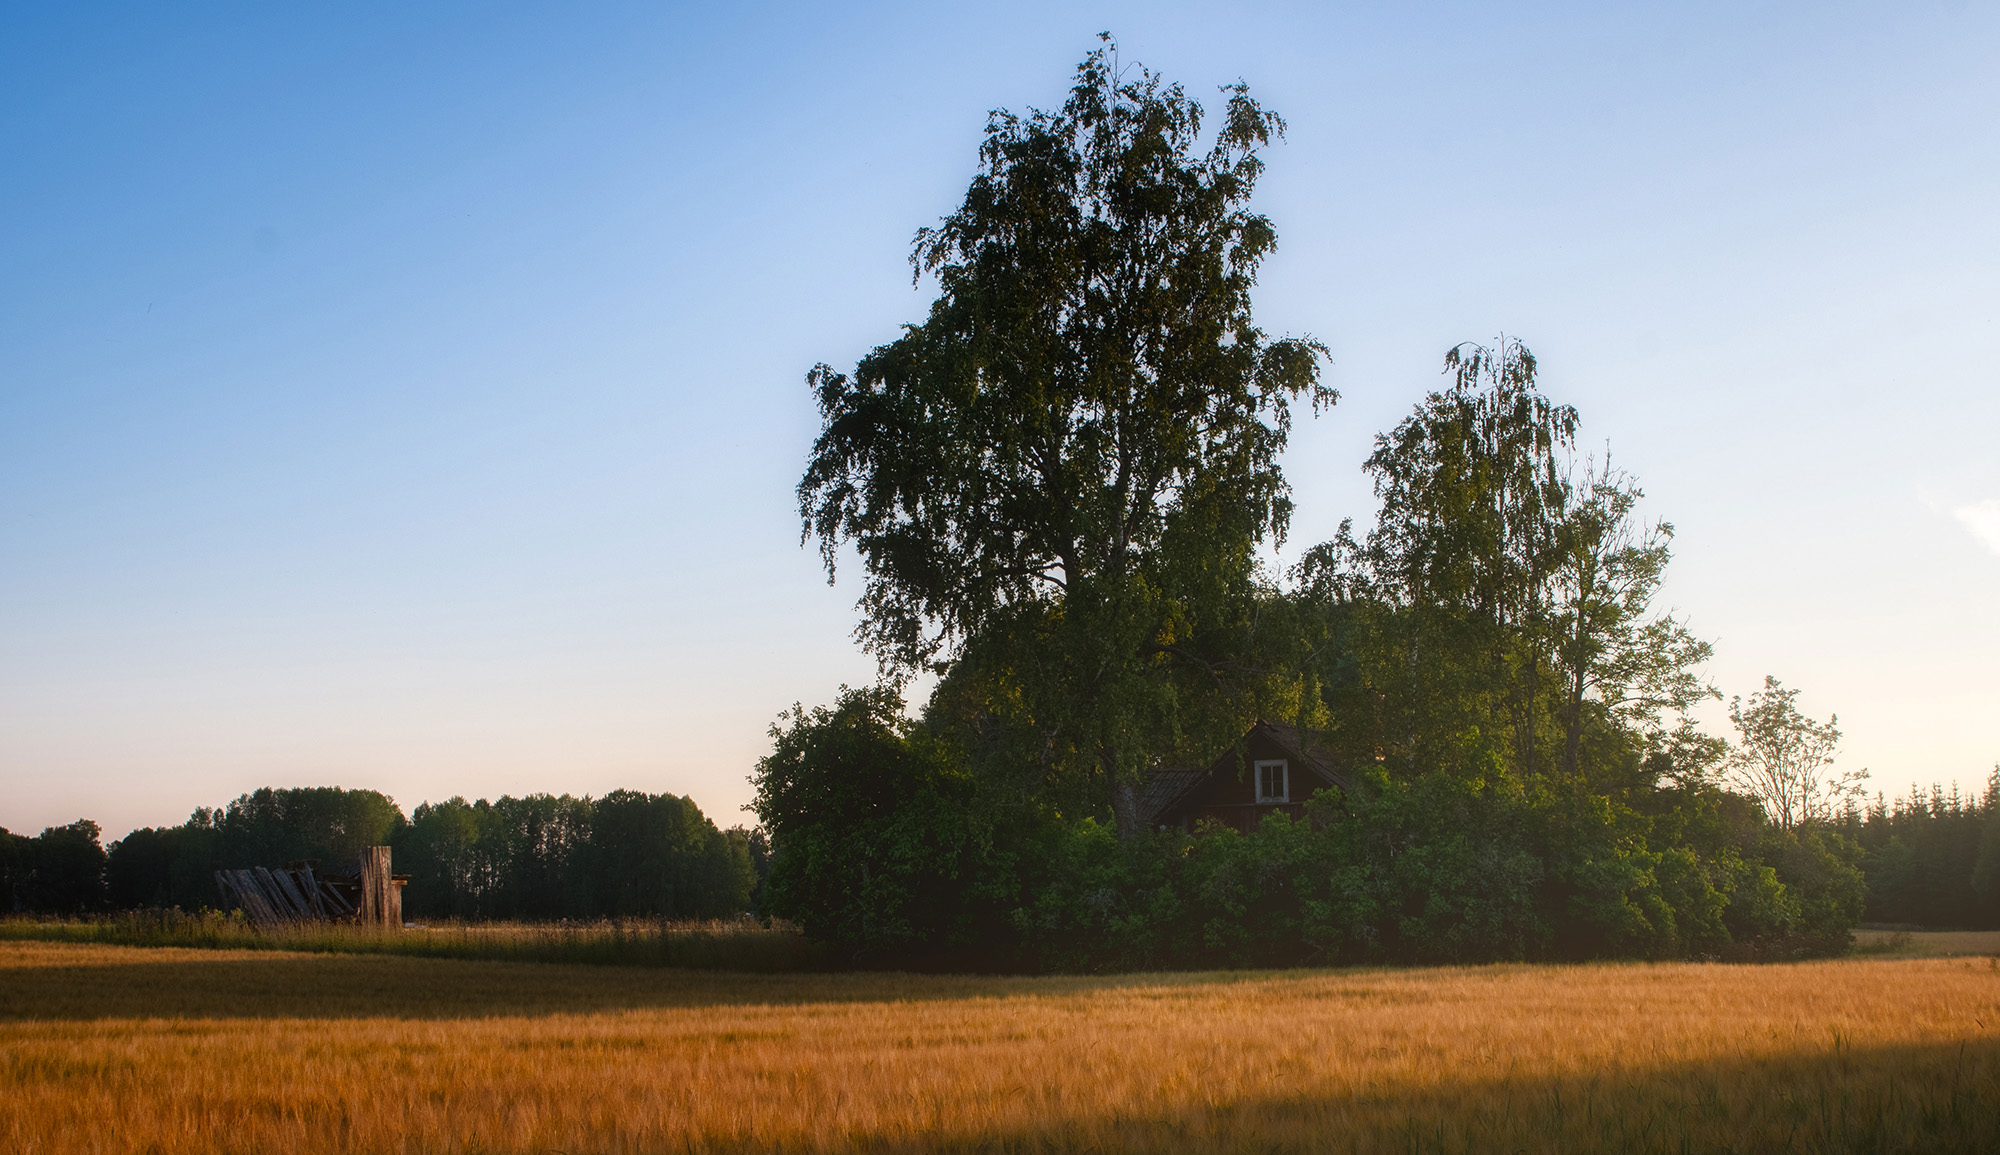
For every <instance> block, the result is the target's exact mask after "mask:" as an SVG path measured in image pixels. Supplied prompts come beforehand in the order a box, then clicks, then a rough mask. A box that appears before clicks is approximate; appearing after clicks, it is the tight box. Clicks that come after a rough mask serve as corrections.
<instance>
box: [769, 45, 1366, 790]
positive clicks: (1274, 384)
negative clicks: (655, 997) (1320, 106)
mask: <svg viewBox="0 0 2000 1155" xmlns="http://www.w3.org/2000/svg"><path fill="white" fill-rule="evenodd" d="M1225 93H1226V97H1227V99H1226V102H1225V107H1224V111H1223V115H1222V117H1221V122H1220V125H1219V127H1218V129H1217V131H1216V132H1215V134H1214V137H1213V139H1212V141H1211V142H1209V144H1208V146H1207V148H1206V149H1205V150H1204V149H1203V148H1202V140H1203V111H1204V110H1203V108H1202V106H1201V104H1200V103H1199V102H1197V101H1195V100H1193V99H1191V98H1190V97H1189V96H1188V95H1187V94H1186V93H1185V92H1184V91H1183V90H1182V89H1181V88H1180V86H1178V85H1168V84H1165V83H1164V82H1163V81H1162V80H1161V78H1160V77H1158V76H1156V75H1155V74H1153V73H1152V72H1150V71H1147V70H1145V69H1136V70H1132V71H1130V72H1121V71H1120V70H1118V69H1117V67H1116V65H1115V57H1114V55H1113V52H1112V50H1111V48H1110V47H1109V46H1107V47H1105V48H1100V49H1099V50H1098V51H1096V52H1093V53H1092V54H1090V56H1088V57H1087V58H1086V59H1085V60H1084V61H1083V63H1082V64H1081V65H1080V66H1079V67H1078V69H1077V73H1076V81H1075V85H1074V87H1073V88H1072V89H1071V91H1070V94H1069V99H1068V100H1067V101H1066V102H1065V103H1064V104H1063V106H1062V108H1061V109H1060V110H1059V111H1056V112H1046V111H1041V110H1035V111H1031V112H1030V113H1028V114H1027V115H1025V116H1018V115H1015V114H1012V113H1007V112H996V113H994V114H993V116H992V117H991V119H990V120H989V123H988V125H987V129H986V138H985V141H984V143H983V144H982V145H981V147H980V151H979V162H980V163H979V171H978V174H977V175H976V176H975V177H974V178H973V180H972V183H971V186H970V187H969V188H968V189H967V191H966V195H965V199H964V201H963V203H962V204H961V205H960V206H959V208H958V209H957V210H956V211H954V212H953V213H951V214H950V215H949V216H947V217H945V218H944V220H943V221H942V222H941V223H940V224H938V225H936V226H934V227H931V228H926V229H923V230H922V231H920V232H919V233H918V235H917V240H916V244H915V248H914V251H913V252H912V254H911V262H912V265H913V268H914V270H915V272H916V274H917V276H918V277H919V278H921V277H922V276H924V275H926V274H929V275H933V276H935V277H936V280H937V285H938V295H937V298H936V300H935V301H934V302H933V304H932V305H931V309H930V313H929V316H928V317H927V318H926V319H925V320H924V321H923V322H922V323H920V324H915V325H909V326H907V327H906V328H905V331H904V333H903V336H901V337H900V338H898V339H896V340H895V341H892V342H890V343H889V344H886V345H883V346H881V347H879V348H877V349H875V350H874V351H873V352H871V353H869V354H868V355H867V356H866V357H864V358H862V360H861V361H860V363H859V364H858V365H857V366H856V368H855V370H854V372H853V373H852V374H847V373H841V372H836V371H835V370H833V369H832V368H830V367H829V366H826V365H820V366H818V367H816V368H815V369H813V371H812V372H811V374H810V375H809V378H808V380H809V383H810V384H811V386H812V388H813V389H814V391H815V393H816V396H817V399H818V403H819V409H820V413H821V416H822V418H823V421H824V426H823V430H822V432H821V434H820V436H819V438H818V440H817V441H816V442H815V444H814V446H813V451H812V455H811V458H810V460H809V462H808V465H807V468H806V472H805V475H804V477H803V479H802V480H801V481H800V483H799V488H798V494H799V508H800V513H801V516H802V518H803V520H804V523H805V536H806V538H807V539H808V540H810V539H814V538H816V539H817V540H818V542H819V545H820V548H821V551H822V555H823V557H824V559H825V563H826V567H827V573H828V578H829V580H832V577H833V574H834V568H835V561H836V558H837V556H838V552H839V549H840V547H841V546H842V545H844V544H848V543H851V544H852V545H853V546H854V547H855V548H856V549H857V550H858V551H859V553H860V556H861V561H862V564H863V567H864V568H865V570H866V573H867V581H866V590H865V592H864V594H863V596H862V599H861V608H862V610H863V621H862V624H861V627H860V636H861V638H862V640H863V641H864V642H865V643H866V644H867V645H868V646H869V647H870V648H871V649H872V650H873V651H874V652H875V653H876V654H877V655H878V657H879V658H880V659H881V661H882V662H883V665H884V668H885V670H887V671H889V672H891V673H892V674H897V673H902V672H908V671H912V670H917V669H924V668H929V669H944V668H948V667H949V666H950V664H951V663H952V662H953V661H954V660H956V659H960V658H962V657H964V656H965V655H966V653H967V650H968V648H971V649H973V650H975V651H977V652H978V655H979V661H980V662H981V664H982V665H983V666H984V668H985V669H986V670H987V671H988V672H989V673H991V674H994V675H995V676H997V677H998V678H1000V680H1002V681H1004V682H1006V683H1007V685H1008V689H1007V691H1006V692H1005V693H1003V694H1002V695H1001V696H1002V697H1005V698H1007V699H1009V700H1010V701H1011V702H1012V703H1013V704H1014V706H1015V708H1016V709H1017V711H1018V712H1020V713H1021V714H1022V716H1023V720H1024V721H1025V723H1026V724H1027V725H1028V726H1030V727H1031V728H1033V729H1036V730H1038V731H1040V732H1041V733H1042V734H1043V735H1044V736H1045V738H1046V741H1045V743H1044V747H1045V760H1047V761H1051V762H1057V763H1061V762H1065V761H1066V760H1068V759H1071V758H1074V760H1076V761H1077V762H1079V763H1080V766H1079V767H1077V768H1076V772H1077V773H1081V774H1083V775H1085V776H1087V777H1090V778H1092V779H1093V780H1094V781H1095V782H1096V783H1097V785H1098V787H1099V789H1098V791H1097V792H1096V797H1098V798H1099V799H1102V798H1104V797H1105V796H1106V795H1105V794H1104V793H1103V788H1106V787H1110V788H1116V787H1117V786H1119V785H1120V784H1123V785H1126V786H1129V785H1130V783H1131V782H1132V781H1134V780H1135V779H1136V777H1137V776H1138V774H1139V773H1140V771H1141V770H1142V768H1143V767H1144V766H1145V765H1146V764H1147V762H1148V760H1149V758H1150V757H1151V756H1152V755H1153V754H1154V753H1156V752H1157V751H1155V750H1153V749H1151V748H1150V744H1149V743H1148V742H1147V741H1146V739H1145V737H1144V735H1145V734H1147V733H1149V732H1153V731H1156V730H1157V729H1158V723H1159V722H1160V721H1161V719H1162V718H1163V717H1165V716H1168V715H1170V714H1171V713H1172V709H1171V702H1170V698H1171V695H1172V688H1171V686H1170V684H1169V683H1170V680H1171V669H1170V667H1171V665H1172V664H1173V662H1174V660H1175V659H1176V657H1177V656H1179V655H1180V654H1184V653H1185V652H1186V647H1185V646H1184V645H1182V643H1184V642H1185V641H1186V640H1187V636H1188V634H1189V633H1190V632H1191V631H1192V630H1193V628H1194V626H1195V624H1196V623H1197V622H1198V621H1199V620H1200V619H1201V618H1203V617H1204V615H1211V616H1212V615H1213V613H1214V612H1215V610H1216V607H1217V606H1218V605H1220V604H1222V603H1225V602H1227V601H1228V600H1229V599H1230V598H1232V597H1236V598H1240V597H1241V596H1242V595H1243V592H1244V590H1245V589H1246V587H1247V584H1248V583H1249V582H1250V581H1251V580H1252V577H1253V575H1254V570H1255V563H1254V560H1253V558H1252V556H1251V554H1252V551H1253V550H1254V548H1255V547H1256V546H1257V544H1258V543H1260V542H1262V541H1264V540H1265V539H1267V538H1269V537H1273V536H1281V535H1282V534H1283V532H1284V530H1285V527H1286V525H1287V522H1288V519H1289V517H1290V514H1291V502H1290V498H1289V496H1288V489H1287V486H1286V484H1285V480H1284V477H1283V474H1282V472H1281V471H1280V469H1279V466H1278V454H1279V451H1280V450H1282V449H1283V447H1284V445H1285V442H1286V437H1287V435H1288V432H1289V430H1290V423H1291V404H1292V402H1293V401H1295V400H1297V399H1300V398H1304V399H1305V400H1307V401H1308V402H1309V403H1310V404H1311V405H1312V406H1314V407H1315V408H1318V407H1322V406H1326V405H1330V404H1331V403H1332V402H1333V401H1334V399H1335V395H1334V392H1333V390H1332V389H1330V388H1328V387H1327V386H1325V385H1324V384H1322V383H1321V381H1320V377H1319V369H1320V363H1321V361H1322V359H1323V358H1324V355H1325V350H1324V349H1323V347H1322V346H1321V345H1320V344H1319V343H1318V342H1316V341H1314V340H1312V339H1311V338H1309V337H1301V338H1281V339H1273V338H1270V337H1268V336H1267V335H1266V334H1265V333H1264V332H1263V331H1262V330H1261V329H1259V328H1258V326H1257V324H1256V322H1255V320H1254V319H1253V317H1252V313H1251V308H1250V289H1251V287H1252V285H1253V284H1254V282H1255V279H1256V273H1257V269H1258V266H1259V265H1260V263H1261V262H1262V261H1263V260H1264V259H1265V258H1266V257H1267V256H1268V255H1269V254H1270V252H1271V251H1272V249H1273V247H1274V245H1275V244H1276V232H1275V230H1274V229H1273V228H1272V226H1271V223H1270V222H1269V221H1268V220H1267V219H1265V218H1264V217H1263V216H1262V215H1261V214H1258V213H1256V212H1254V211H1252V210H1251V209H1250V208H1249V207H1248V202H1249V200H1250V197H1251V194H1252V192H1253V190H1254V189H1255V186H1256V183H1257V178H1258V176H1259V174H1260V173H1261V172H1262V171H1263V160H1262V158H1261V157H1260V155H1259V150H1260V149H1261V148H1263V147H1264V146H1266V145H1267V144H1269V143H1270V142H1271V141H1272V140H1273V139H1274V138H1275V137H1276V136H1278V135H1279V134H1280V133H1282V131H1283V123H1282V121H1280V120H1279V118H1278V117H1277V116H1276V115H1275V114H1274V113H1271V112H1269V111H1267V110H1265V109H1263V108H1262V107H1260V106H1259V105H1258V103H1257V102H1256V101H1255V100H1254V99H1253V98H1252V97H1251V96H1250V94H1249V91H1248V90H1247V88H1245V87H1244V86H1243V85H1241V84H1237V85H1234V86H1231V87H1230V88H1228V89H1226V90H1225ZM1030 640H1031V641H1032V648H1033V656H1032V658H1029V657H1027V656H1024V654H1023V652H1022V651H1021V648H1020V644H1021V643H1027V642H1029V641H1030Z"/></svg>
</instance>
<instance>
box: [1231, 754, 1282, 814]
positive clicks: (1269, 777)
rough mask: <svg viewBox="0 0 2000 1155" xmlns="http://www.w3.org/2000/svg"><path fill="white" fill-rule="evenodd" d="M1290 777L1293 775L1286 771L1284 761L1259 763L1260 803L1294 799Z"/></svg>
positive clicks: (1258, 786) (1258, 791)
mask: <svg viewBox="0 0 2000 1155" xmlns="http://www.w3.org/2000/svg"><path fill="white" fill-rule="evenodd" d="M1290 779H1291V776H1290V775H1289V774H1287V773H1286V772H1285V764H1284V762H1283V761H1277V762H1259V763H1257V801H1258V803H1259V804H1263V803H1269V802H1290V801H1291V800H1292V790H1291V786H1292V783H1291V780H1290ZM1238 797H1241V795H1238Z"/></svg>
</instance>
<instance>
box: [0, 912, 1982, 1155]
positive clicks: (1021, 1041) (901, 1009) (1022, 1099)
mask: <svg viewBox="0 0 2000 1155" xmlns="http://www.w3.org/2000/svg"><path fill="white" fill-rule="evenodd" d="M0 1149H3V1150H6V1151H10V1152H157V1153H161V1155H171V1153H177V1152H334V1151H370V1152H373V1151H382V1152H551V1151H559V1152H566V1153H569V1155H582V1153H585V1152H654V1151H657V1152H685V1151H751V1150H757V1151H764V1150H777V1151H847V1150H860V1151H888V1152H901V1151H924V1150H980V1151H985V1150H991V1151H1104V1152H1114V1151H1178V1150H1223V1151H1272V1150H1287V1151H1289V1150H1296V1151H1384V1152H1386V1151H1397V1152H1410V1151H1531V1152H1570V1151H1663V1152H1664V1151H1782V1150H1796V1151H1813V1152H1822V1151H1905V1150H1907V1151H1993V1150H1996V1149H2000V962H1996V961H1995V960H1993V959H1988V958H1949V959H1943V958H1919V959H1867V960H1842V961H1830V962H1817V963H1805V964H1796V965H1769V966H1723V965H1595V966H1575V967H1548V966H1497V967H1480V968H1457V969H1429V970H1360V971H1291V972H1267V973H1256V974H1250V973H1233V974H1176V975H1125V976H1118V977H1107V978H977V977H948V976H909V975H885V974H875V975H855V974H845V975H818V976H805V975H743V974H727V973H719V972H698V971H673V970H660V969H639V968H618V967H577V966H556V965H548V964H533V963H514V962H481V961H465V960H457V959H429V958H410V957H400V956H393V955H373V956H369V955H306V954H288V953H281V952H245V951H198V950H181V949H136V948H129V947H117V946H105V945H94V944H63V943H32V942H16V943H0Z"/></svg>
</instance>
